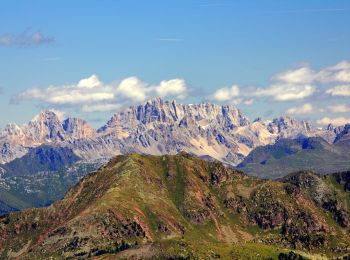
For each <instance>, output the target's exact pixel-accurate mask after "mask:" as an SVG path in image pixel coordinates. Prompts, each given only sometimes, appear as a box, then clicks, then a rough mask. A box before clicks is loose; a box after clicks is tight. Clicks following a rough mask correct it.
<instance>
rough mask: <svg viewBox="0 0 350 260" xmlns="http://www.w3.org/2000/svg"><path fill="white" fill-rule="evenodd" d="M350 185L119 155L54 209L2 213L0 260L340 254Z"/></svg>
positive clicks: (338, 177) (349, 232)
mask: <svg viewBox="0 0 350 260" xmlns="http://www.w3.org/2000/svg"><path fill="white" fill-rule="evenodd" d="M349 179H350V173H349V172H344V173H338V174H334V175H329V176H318V175H316V174H314V173H311V172H301V173H299V174H294V175H291V176H288V177H286V178H284V179H282V180H280V181H272V180H259V179H256V178H254V177H249V176H246V175H244V174H243V173H241V172H238V171H235V170H233V169H229V168H225V167H224V166H223V165H222V164H221V163H218V162H207V161H203V160H200V159H198V158H196V157H193V156H190V155H188V154H184V153H182V154H179V155H176V156H147V155H129V156H118V157H116V158H114V159H112V160H111V161H110V162H109V163H108V164H107V165H105V166H104V167H102V168H100V169H99V170H98V171H97V172H96V173H93V174H90V175H88V176H86V177H85V178H83V179H82V180H81V181H80V182H79V183H78V184H77V185H76V186H75V187H74V188H72V189H71V190H70V191H69V192H68V193H67V194H66V196H65V197H64V198H63V199H62V200H60V201H58V202H56V203H54V204H53V205H51V206H50V207H48V208H40V209H27V210H24V211H22V212H14V213H10V214H8V215H4V216H2V217H0V258H15V257H21V258H28V259H38V258H39V259H40V258H42V259H47V258H48V257H49V256H52V257H54V258H58V259H59V258H72V259H73V258H74V259H76V258H89V257H95V259H96V258H101V259H114V258H116V257H117V258H118V259H123V258H132V257H135V258H141V257H142V258H152V259H217V258H221V259H303V258H301V256H302V257H304V258H305V257H307V258H310V257H316V258H317V259H321V258H322V255H323V256H328V257H337V256H339V257H340V256H343V255H346V254H349V253H350V252H349V250H350V223H349V213H350V203H349V201H350V191H349V186H350V184H349ZM291 251H293V252H292V253H291Z"/></svg>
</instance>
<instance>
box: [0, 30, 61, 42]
mask: <svg viewBox="0 0 350 260" xmlns="http://www.w3.org/2000/svg"><path fill="white" fill-rule="evenodd" d="M54 40H55V39H54V38H53V37H49V36H45V35H43V34H42V33H41V32H39V31H36V32H31V31H30V30H25V31H24V32H22V33H20V34H10V33H8V34H0V45H2V46H39V45H45V44H51V43H53V42H54Z"/></svg>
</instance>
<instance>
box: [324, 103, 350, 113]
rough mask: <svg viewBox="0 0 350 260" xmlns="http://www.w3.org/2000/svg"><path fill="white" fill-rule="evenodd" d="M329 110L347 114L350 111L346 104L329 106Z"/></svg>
mask: <svg viewBox="0 0 350 260" xmlns="http://www.w3.org/2000/svg"><path fill="white" fill-rule="evenodd" d="M328 109H329V110H330V111H331V112H332V113H346V112H349V111H350V107H349V106H347V105H346V104H339V105H333V106H328Z"/></svg>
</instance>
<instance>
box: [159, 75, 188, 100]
mask: <svg viewBox="0 0 350 260" xmlns="http://www.w3.org/2000/svg"><path fill="white" fill-rule="evenodd" d="M155 92H156V93H157V96H160V97H166V96H175V97H177V98H179V99H184V98H186V95H187V86H186V82H185V80H183V79H172V80H163V81H161V82H160V84H159V85H158V86H156V87H155Z"/></svg>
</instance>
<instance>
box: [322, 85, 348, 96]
mask: <svg viewBox="0 0 350 260" xmlns="http://www.w3.org/2000/svg"><path fill="white" fill-rule="evenodd" d="M326 93H327V94H329V95H331V96H343V97H350V85H339V86H335V87H333V88H330V89H327V90H326Z"/></svg>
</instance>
